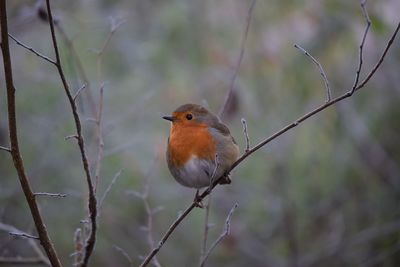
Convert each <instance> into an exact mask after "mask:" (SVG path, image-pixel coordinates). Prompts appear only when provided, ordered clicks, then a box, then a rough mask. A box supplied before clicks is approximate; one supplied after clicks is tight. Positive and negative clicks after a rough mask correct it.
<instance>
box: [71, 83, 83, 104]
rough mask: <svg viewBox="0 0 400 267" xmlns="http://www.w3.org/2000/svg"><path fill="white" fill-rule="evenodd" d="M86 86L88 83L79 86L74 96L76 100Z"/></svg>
mask: <svg viewBox="0 0 400 267" xmlns="http://www.w3.org/2000/svg"><path fill="white" fill-rule="evenodd" d="M85 88H86V83H84V84H83V85H82V86H81V88H79V89H78V91H76V93H75V95H74V97H73V99H74V101H76V98H77V97H78V96H79V95H80V93H81V92H82V90H83V89H85Z"/></svg>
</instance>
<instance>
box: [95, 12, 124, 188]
mask: <svg viewBox="0 0 400 267" xmlns="http://www.w3.org/2000/svg"><path fill="white" fill-rule="evenodd" d="M121 24H122V22H118V23H117V22H115V20H114V19H113V18H111V30H110V33H109V34H108V36H107V38H106V41H105V42H104V44H103V46H102V48H101V49H100V50H99V51H98V52H97V53H96V54H97V57H96V66H97V80H98V83H99V85H100V96H99V108H98V111H97V114H96V135H97V159H96V169H95V186H94V191H95V193H96V191H97V187H98V185H99V180H100V170H101V161H102V159H103V154H104V140H103V121H102V118H103V99H104V81H103V78H102V76H103V75H102V74H103V73H102V66H103V53H104V51H105V50H106V48H107V47H108V44H109V43H110V41H111V38H112V36H113V35H114V33H115V31H116V30H117V29H118V27H119V26H120V25H121Z"/></svg>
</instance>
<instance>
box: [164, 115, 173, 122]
mask: <svg viewBox="0 0 400 267" xmlns="http://www.w3.org/2000/svg"><path fill="white" fill-rule="evenodd" d="M162 118H163V119H164V120H167V121H174V117H173V116H162Z"/></svg>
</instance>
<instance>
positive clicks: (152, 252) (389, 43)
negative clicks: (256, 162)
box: [140, 22, 400, 267]
mask: <svg viewBox="0 0 400 267" xmlns="http://www.w3.org/2000/svg"><path fill="white" fill-rule="evenodd" d="M399 29H400V22H399V23H398V24H397V27H396V29H395V30H394V32H393V34H392V36H391V37H390V39H389V41H388V43H387V44H386V47H385V49H384V50H383V53H382V55H381V57H380V58H379V59H378V61H377V63H376V64H375V66H374V67H373V68H372V70H371V71H370V73H369V74H368V75H367V76H366V78H365V79H364V80H363V81H362V82H361V83H360V84H359V85H358V86H357V87H356V88H355V91H358V90H360V89H361V88H363V87H364V86H365V85H366V84H367V83H368V81H369V80H370V79H371V78H372V76H373V75H374V74H375V72H376V71H377V70H378V69H379V67H380V66H381V65H382V62H383V60H384V59H385V57H386V54H387V52H388V51H389V48H390V47H391V45H392V44H393V41H394V39H395V38H396V36H397V33H398V32H399ZM351 96H352V94H351V90H350V91H348V92H347V93H344V94H342V95H340V96H338V97H336V98H334V99H332V100H331V101H329V102H327V103H324V104H322V105H320V106H318V107H317V108H315V109H314V110H312V111H310V112H308V113H306V114H304V115H303V116H301V117H299V118H298V119H297V120H295V121H294V122H292V123H290V124H288V125H287V126H285V127H283V128H282V129H281V130H279V131H277V132H275V133H274V134H272V135H271V136H269V137H268V138H266V139H264V140H262V141H261V142H260V143H258V144H257V145H255V146H254V147H253V148H251V149H250V150H249V151H248V152H245V153H243V154H242V156H240V157H239V158H238V159H237V160H236V161H235V163H233V165H232V166H231V168H230V169H229V171H232V170H233V169H234V168H236V167H237V166H238V165H239V164H240V163H241V162H242V161H243V160H245V159H246V158H247V157H248V156H250V155H251V154H253V153H254V152H256V151H257V150H259V149H260V148H262V147H263V146H265V145H266V144H268V143H269V142H271V141H272V140H274V139H276V138H278V137H279V136H281V135H283V134H284V133H286V132H287V131H289V130H290V129H292V128H294V127H297V126H298V125H299V124H300V123H301V122H303V121H305V120H307V119H308V118H310V117H312V116H314V115H316V114H318V113H320V112H321V111H323V110H325V109H326V108H328V107H330V106H332V105H334V104H336V103H337V102H340V101H342V100H344V99H346V98H349V97H351ZM222 178H223V176H221V177H219V178H218V179H216V180H215V181H214V182H213V185H212V186H211V187H209V188H207V189H206V190H204V192H203V193H202V194H201V195H200V196H199V197H198V199H197V200H198V201H201V200H202V199H204V198H205V197H206V196H207V195H208V194H209V193H210V191H211V189H212V188H214V187H215V186H216V185H217V184H218V182H219V180H220V179H222ZM195 207H196V203H194V202H193V203H192V204H191V205H190V206H188V207H187V208H186V210H185V211H184V212H183V213H182V214H181V215H180V216H179V217H178V218H177V219H176V220H175V221H174V222H173V223H172V224H171V225H170V227H169V228H168V230H167V231H166V232H165V234H164V235H163V237H162V238H161V240H160V241H159V243H158V246H157V247H156V248H154V249H153V250H152V251H150V253H149V254H148V255H147V257H146V258H145V259H144V260H143V262H142V263H141V265H140V266H141V267H144V266H146V265H147V264H148V263H149V262H150V261H151V259H152V258H153V257H154V256H155V255H156V254H157V253H158V251H160V249H161V247H162V246H163V245H164V244H165V242H166V241H167V239H168V238H169V236H170V235H171V234H172V232H173V231H174V230H175V229H176V227H177V226H178V225H179V224H180V223H181V222H182V221H183V220H184V219H185V218H186V216H187V215H188V214H189V213H190V212H191V211H192V210H193V209H194V208H195Z"/></svg>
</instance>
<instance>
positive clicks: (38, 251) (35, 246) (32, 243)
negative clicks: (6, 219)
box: [0, 222, 51, 266]
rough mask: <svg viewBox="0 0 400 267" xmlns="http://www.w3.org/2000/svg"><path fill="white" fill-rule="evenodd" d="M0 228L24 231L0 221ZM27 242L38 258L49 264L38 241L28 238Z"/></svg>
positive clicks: (7, 230) (18, 231) (8, 230)
mask: <svg viewBox="0 0 400 267" xmlns="http://www.w3.org/2000/svg"><path fill="white" fill-rule="evenodd" d="M0 230H2V231H6V232H17V233H24V231H21V230H19V229H18V228H16V227H14V226H12V225H9V224H5V223H1V222H0ZM28 244H29V245H30V246H31V247H32V249H33V250H34V251H35V252H36V254H37V256H38V258H40V259H41V262H43V263H44V264H45V265H47V266H51V264H50V262H49V259H48V258H47V257H46V255H44V254H43V252H42V250H41V249H40V248H39V246H38V242H37V241H36V240H34V239H28Z"/></svg>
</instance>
